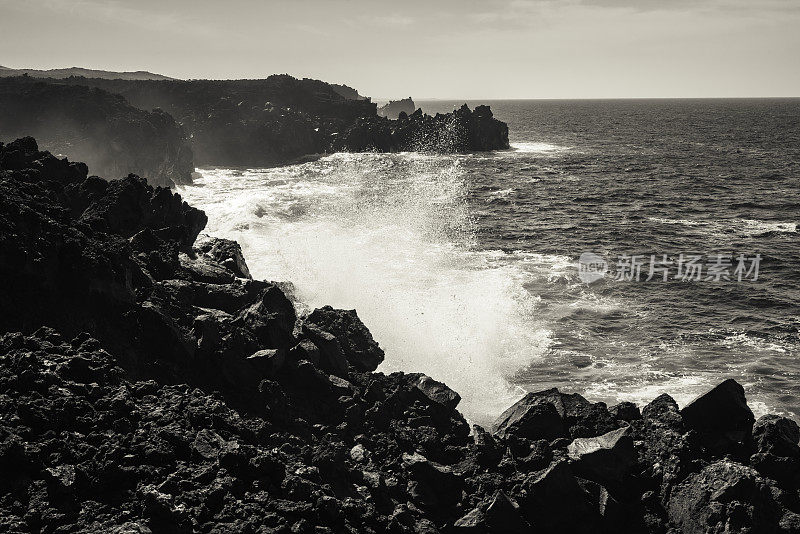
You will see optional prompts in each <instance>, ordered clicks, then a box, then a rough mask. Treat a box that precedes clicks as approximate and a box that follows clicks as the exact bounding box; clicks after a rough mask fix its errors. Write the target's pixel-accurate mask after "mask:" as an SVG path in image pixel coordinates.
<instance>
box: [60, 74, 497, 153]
mask: <svg viewBox="0 0 800 534" xmlns="http://www.w3.org/2000/svg"><path fill="white" fill-rule="evenodd" d="M53 82H54V83H62V84H75V85H86V86H91V87H98V88H101V89H103V90H106V91H109V92H112V93H118V94H121V95H123V96H124V97H125V98H126V99H127V101H129V102H130V103H131V104H132V105H134V106H137V107H140V108H142V109H152V108H160V109H163V110H165V111H166V112H168V113H169V114H170V115H172V116H173V117H175V119H176V120H177V121H178V122H179V123H180V124H182V125H183V126H184V128H185V129H186V131H187V133H188V134H189V135H190V140H189V141H190V143H191V147H192V150H193V151H194V156H195V163H196V164H197V165H229V166H272V165H282V164H286V163H291V162H292V161H295V160H297V159H299V158H302V157H305V156H307V155H310V154H321V153H326V152H331V151H350V152H356V151H362V150H378V151H383V152H390V151H395V150H418V149H419V150H428V151H440V152H453V151H457V152H469V151H481V150H500V149H505V148H508V127H507V126H506V125H505V123H503V122H501V121H498V120H497V119H494V118H493V116H492V113H491V110H490V109H489V108H488V107H487V106H478V107H477V108H476V109H475V111H474V112H472V111H470V110H469V109H468V108H467V107H466V106H464V107H463V108H461V109H460V110H456V111H455V112H454V113H449V114H446V115H437V116H435V117H430V116H427V115H423V114H422V112H421V111H420V112H418V113H413V114H411V115H408V114H406V113H402V112H400V113H399V116H400V119H399V120H389V119H387V118H382V117H379V116H378V114H377V108H376V105H375V104H373V103H372V102H371V101H369V100H357V99H352V98H348V97H346V96H342V94H340V93H341V88H340V87H339V86H333V85H331V84H328V83H325V82H322V81H319V80H311V79H308V78H305V79H296V78H293V77H291V76H289V75H286V74H280V75H273V76H269V77H268V78H266V79H263V80H190V81H184V80H168V81H154V80H103V79H87V78H69V79H65V80H57V81H56V80H53ZM412 111H413V109H412Z"/></svg>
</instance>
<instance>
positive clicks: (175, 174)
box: [0, 77, 194, 186]
mask: <svg viewBox="0 0 800 534" xmlns="http://www.w3.org/2000/svg"><path fill="white" fill-rule="evenodd" d="M28 135H30V136H36V137H37V138H38V139H39V146H40V147H41V148H42V149H43V150H49V151H50V152H52V153H54V154H64V155H66V156H68V157H69V158H70V159H72V160H77V161H85V162H86V163H87V164H88V165H89V170H90V172H91V173H92V174H99V175H103V176H107V177H108V178H122V177H123V176H126V175H127V174H128V173H134V174H138V175H139V176H141V177H143V178H147V180H148V181H149V182H150V183H151V184H152V185H167V186H169V185H171V184H172V183H173V182H174V183H188V182H191V179H192V172H193V171H194V164H193V162H192V150H191V149H190V148H189V145H188V143H187V142H186V138H185V134H184V131H183V129H182V128H181V126H180V125H178V124H177V123H176V122H175V120H174V119H173V118H172V117H171V116H170V115H168V114H167V113H165V112H163V111H160V110H155V111H153V112H148V111H144V110H141V109H138V108H135V107H133V106H131V105H130V104H128V102H126V101H125V98H123V97H122V96H120V95H115V94H111V93H108V92H106V91H102V90H100V89H90V88H88V87H81V86H72V85H65V84H49V83H43V82H41V81H38V80H36V79H32V78H19V77H18V78H2V79H0V141H10V140H13V139H16V138H19V137H23V136H28Z"/></svg>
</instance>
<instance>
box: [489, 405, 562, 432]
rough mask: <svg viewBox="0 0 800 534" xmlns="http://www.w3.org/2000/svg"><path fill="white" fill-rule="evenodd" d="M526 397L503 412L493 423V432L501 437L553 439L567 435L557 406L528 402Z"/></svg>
mask: <svg viewBox="0 0 800 534" xmlns="http://www.w3.org/2000/svg"><path fill="white" fill-rule="evenodd" d="M523 401H525V399H523V400H522V401H519V402H517V403H516V404H514V405H513V406H512V407H511V408H509V409H508V410H506V411H505V412H503V413H502V414H501V415H500V417H499V418H498V419H497V420H496V421H495V422H494V424H493V425H492V433H493V434H495V435H496V436H498V437H500V438H507V437H509V436H512V435H513V436H518V437H521V438H526V439H532V440H535V439H546V440H553V439H556V438H560V437H564V436H566V435H567V434H566V431H565V429H564V423H563V421H562V420H561V417H559V415H558V412H557V411H556V408H555V406H553V405H552V404H549V403H545V404H527V403H525V402H523Z"/></svg>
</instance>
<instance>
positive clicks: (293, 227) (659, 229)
mask: <svg viewBox="0 0 800 534" xmlns="http://www.w3.org/2000/svg"><path fill="white" fill-rule="evenodd" d="M491 104H492V109H493V111H494V113H495V115H496V116H497V117H498V118H500V119H501V120H505V121H507V122H508V123H509V131H510V137H511V145H512V148H511V150H507V151H500V152H493V153H482V154H470V155H458V156H440V155H424V154H415V153H405V154H335V155H331V156H328V157H325V158H322V159H320V160H319V161H315V162H312V163H305V164H302V165H295V166H288V167H283V168H275V169H249V170H241V169H240V170H226V169H200V172H201V174H202V176H203V177H202V178H201V179H200V180H198V181H197V183H196V184H195V185H193V186H187V187H184V188H182V189H181V193H182V194H183V195H184V196H185V198H186V199H187V200H188V201H189V202H190V203H192V204H193V205H196V206H198V207H200V208H202V209H204V210H206V212H207V213H208V216H209V224H208V228H207V231H208V232H209V233H211V234H214V235H219V236H222V237H229V238H232V239H236V240H237V241H239V242H240V243H241V244H242V246H243V249H244V252H245V255H246V258H247V261H248V264H249V266H250V269H251V271H252V272H253V274H254V276H256V277H258V278H265V279H270V280H288V281H291V282H293V283H294V285H295V288H296V297H297V299H298V301H299V302H300V303H302V304H301V307H302V306H305V307H307V308H309V309H312V308H314V307H317V306H321V305H324V304H330V305H332V306H335V307H339V308H347V309H352V308H355V309H356V310H357V311H358V314H359V316H360V317H361V318H362V320H363V321H364V323H365V324H366V325H367V326H368V327H369V329H370V331H371V332H372V334H373V336H374V337H375V339H376V340H377V341H378V342H379V343H380V345H381V346H382V347H383V348H384V350H385V351H386V361H385V362H384V363H383V364H382V366H381V367H380V369H379V370H381V371H384V372H392V371H396V370H402V371H407V372H424V373H426V374H429V375H430V376H432V377H434V378H436V379H438V380H441V381H443V382H445V383H447V384H448V385H449V386H450V387H452V388H453V389H455V390H456V391H458V392H459V393H460V394H461V396H462V398H463V401H462V403H461V405H460V409H461V410H462V411H463V412H464V414H465V415H466V416H467V417H468V418H470V419H472V420H473V421H475V422H477V423H481V424H488V423H490V422H491V421H492V420H493V419H494V418H495V416H497V415H498V414H499V413H500V412H501V411H502V410H503V409H505V408H506V407H507V406H508V405H509V404H510V403H512V402H513V401H514V400H516V399H517V398H518V397H519V396H521V395H522V393H523V392H524V391H537V390H541V389H545V388H548V387H559V388H560V389H562V390H563V391H567V392H578V393H581V394H583V395H584V396H586V397H587V398H589V399H590V400H592V401H604V402H607V403H608V404H609V405H610V404H614V403H616V402H619V401H623V400H631V401H635V402H637V403H639V404H643V403H647V402H649V401H650V400H652V399H653V398H655V397H656V396H658V395H659V394H661V393H668V394H670V395H672V396H673V397H674V398H675V399H676V400H677V401H678V403H679V404H680V405H681V406H683V405H685V404H686V403H688V402H689V401H691V400H692V398H694V397H696V396H697V395H699V394H702V393H703V392H705V391H707V390H708V389H710V388H711V387H713V386H714V385H716V384H718V383H719V382H721V381H722V380H723V379H725V378H728V377H731V378H735V379H736V380H738V381H739V382H741V383H742V384H743V385H744V386H745V389H746V391H747V396H748V403H749V405H750V406H751V408H753V410H754V411H755V412H756V415H760V414H763V413H766V412H768V411H769V412H776V413H782V414H786V415H789V416H793V417H798V415H799V414H800V404H799V403H798V400H797V399H798V398H800V306H798V303H800V275H798V273H800V238H798V235H799V234H798V233H797V222H798V215H797V214H798V212H799V211H798V210H799V209H800V101H798V100H774V101H773V100H753V101H747V100H742V101H718V100H709V101H614V102H610V101H574V102H564V101H550V102H547V101H534V102H525V101H498V102H492V103H491ZM460 105H461V102H457V103H456V102H453V103H447V102H442V101H438V102H435V103H423V108H424V109H425V111H427V112H436V111H449V110H450V109H452V107H454V106H460ZM583 252H594V253H597V254H600V255H603V256H605V257H606V258H607V259H609V260H611V261H614V260H615V258H616V256H617V255H619V254H622V253H625V254H644V255H647V256H648V257H649V255H650V254H675V255H677V254H678V253H682V252H686V253H691V252H700V253H704V254H713V253H716V252H720V253H724V252H731V253H735V254H739V253H743V254H747V255H753V254H755V253H760V254H761V255H762V257H763V261H762V264H761V270H760V277H759V279H758V281H755V282H746V283H735V282H734V283H720V284H714V283H708V282H698V283H687V282H683V281H679V280H669V281H666V282H661V281H659V282H652V283H645V282H630V281H617V280H613V279H608V278H606V279H604V280H602V281H600V282H597V283H594V284H591V285H587V284H585V283H583V282H582V281H581V280H580V279H579V277H578V270H577V262H578V257H579V256H580V254H581V253H583Z"/></svg>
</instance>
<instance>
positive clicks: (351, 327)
mask: <svg viewBox="0 0 800 534" xmlns="http://www.w3.org/2000/svg"><path fill="white" fill-rule="evenodd" d="M305 322H306V324H307V325H308V324H311V325H314V326H316V328H318V329H319V330H323V331H325V332H329V333H331V334H333V336H334V337H335V338H336V340H337V341H338V342H339V345H340V346H341V348H342V351H343V352H344V356H345V358H346V359H347V363H349V364H350V365H351V366H352V367H353V368H354V369H355V370H356V371H367V372H370V371H374V370H375V369H377V367H378V365H380V363H381V362H382V361H383V357H384V354H383V350H382V349H381V348H380V347H379V346H378V344H377V343H376V342H375V340H374V339H372V334H371V333H370V331H369V330H368V329H367V327H366V326H364V323H362V322H361V319H359V318H358V315H357V314H356V311H355V310H336V309H334V308H332V307H330V306H324V307H322V308H317V309H316V310H314V311H313V312H311V314H310V315H309V316H308V317H307V318H306V321H305ZM312 341H313V340H312Z"/></svg>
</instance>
